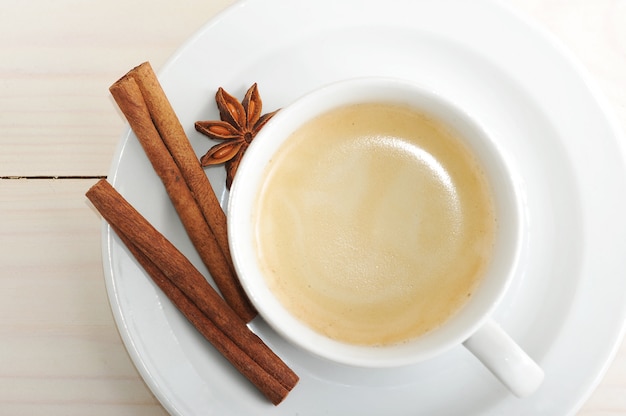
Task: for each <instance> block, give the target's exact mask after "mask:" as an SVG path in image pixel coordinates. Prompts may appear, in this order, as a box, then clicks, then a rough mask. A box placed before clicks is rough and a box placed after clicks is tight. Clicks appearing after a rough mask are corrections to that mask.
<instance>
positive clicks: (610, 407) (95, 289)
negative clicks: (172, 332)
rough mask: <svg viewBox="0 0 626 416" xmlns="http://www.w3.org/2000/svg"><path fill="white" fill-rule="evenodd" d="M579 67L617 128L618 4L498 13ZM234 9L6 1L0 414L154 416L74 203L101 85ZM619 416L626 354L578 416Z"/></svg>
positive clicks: (83, 180) (543, 2) (219, 0)
mask: <svg viewBox="0 0 626 416" xmlns="http://www.w3.org/2000/svg"><path fill="white" fill-rule="evenodd" d="M508 1H509V2H510V3H513V5H514V6H515V7H518V8H520V9H522V10H523V11H525V12H527V13H528V14H530V15H531V16H533V17H534V18H535V19H536V20H538V21H539V22H540V23H541V24H542V25H543V26H545V27H546V28H547V29H549V30H550V31H552V32H553V33H554V34H555V35H556V36H557V37H558V38H560V40H561V41H562V42H563V43H565V44H566V45H567V46H568V47H569V48H570V49H571V50H572V51H573V53H574V54H575V55H576V56H577V57H578V58H579V59H580V60H581V61H582V63H583V65H584V66H586V68H587V69H588V71H589V72H590V73H591V74H592V76H593V77H594V78H595V80H596V82H597V83H598V84H599V86H600V87H601V89H602V90H603V91H604V93H605V94H606V96H607V98H608V101H609V103H610V104H612V106H613V110H614V111H615V113H616V114H617V116H618V120H619V121H620V123H621V125H622V126H623V127H624V128H626V1H624V0H613V1H611V0H594V1H589V0H569V1H563V0H508ZM231 2H232V1H231V0H209V1H207V0H204V1H200V0H185V1H181V2H173V1H172V2H155V1H148V0H137V1H133V2H127V1H124V2H123V1H121V0H108V1H82V2H78V1H71V0H58V1H54V2H50V1H43V0H24V1H17V0H9V1H6V2H4V3H3V5H2V9H1V11H0V178H1V179H0V265H1V267H2V269H1V270H2V271H1V272H0V414H2V415H64V416H68V415H118V416H119V415H151V416H153V415H164V414H166V412H165V410H163V408H162V407H161V406H160V405H159V403H158V402H157V400H156V399H155V398H154V397H153V395H152V394H151V393H150V391H149V390H148V388H147V387H146V385H145V384H144V382H143V381H142V379H141V378H140V377H139V375H138V373H137V371H136V370H135V368H134V367H133V364H132V362H131V361H130V359H129V357H128V355H127V353H126V350H125V349H124V346H123V345H122V342H121V339H120V336H119V334H118V332H117V329H116V327H115V324H114V322H113V318H112V314H111V311H110V307H109V304H108V300H107V295H106V291H105V287H104V279H103V273H102V262H101V251H100V247H101V243H100V218H99V216H98V215H97V214H96V213H95V212H94V211H93V209H92V208H90V206H89V205H88V203H87V202H86V199H85V197H84V194H85V191H86V190H87V189H88V188H89V187H90V186H91V185H92V184H94V183H95V182H96V180H97V179H98V178H101V177H104V176H105V175H106V174H107V172H108V169H109V165H110V163H111V159H112V156H113V152H114V149H115V147H116V144H117V142H118V140H119V138H120V135H121V132H122V131H123V129H124V120H123V117H122V115H121V114H120V113H119V111H118V110H117V107H116V106H115V105H114V103H113V101H112V99H111V98H110V95H109V93H108V87H109V85H110V84H111V83H112V82H113V81H115V80H116V79H117V78H118V77H119V76H121V75H122V74H123V73H125V72H126V71H127V70H128V69H130V68H132V67H133V66H135V65H136V64H138V63H139V62H142V61H145V60H149V61H151V63H152V65H153V66H154V67H155V69H156V70H158V69H159V68H160V67H161V66H162V65H163V63H164V62H165V60H166V59H167V58H168V57H169V55H170V54H171V53H173V52H174V50H175V49H176V48H177V47H178V46H179V45H180V44H181V43H182V42H183V41H184V40H185V39H186V38H187V37H188V36H190V35H191V34H192V33H193V32H194V31H195V30H196V29H198V28H199V27H200V26H201V25H202V24H203V23H204V22H205V21H206V20H208V19H209V18H211V17H212V16H213V15H215V14H216V13H217V12H218V11H220V10H221V9H223V8H225V7H227V6H228V5H229V4H230V3H231ZM579 414H580V415H584V416H591V415H595V416H609V415H612V416H615V415H626V345H624V346H622V348H621V349H620V350H619V352H618V354H617V357H616V358H615V360H614V362H613V363H612V365H611V367H610V368H609V370H608V372H607V373H606V375H605V376H604V378H603V380H602V381H601V383H600V384H599V387H598V388H597V389H596V391H595V393H594V394H593V395H592V396H591V397H590V398H589V399H588V401H587V402H586V404H585V405H584V407H583V408H582V409H581V410H580V413H579Z"/></svg>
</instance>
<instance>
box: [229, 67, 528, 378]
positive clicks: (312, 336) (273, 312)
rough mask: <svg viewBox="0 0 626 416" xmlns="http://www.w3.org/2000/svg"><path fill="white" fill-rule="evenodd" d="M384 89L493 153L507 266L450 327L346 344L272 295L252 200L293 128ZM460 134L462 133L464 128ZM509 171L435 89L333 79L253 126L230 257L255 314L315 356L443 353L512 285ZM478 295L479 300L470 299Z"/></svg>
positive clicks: (372, 363)
mask: <svg viewBox="0 0 626 416" xmlns="http://www.w3.org/2000/svg"><path fill="white" fill-rule="evenodd" d="M377 94H378V95H377ZM381 94H382V95H381ZM384 94H396V95H393V96H391V95H386V97H387V99H385V100H383V101H386V102H394V103H405V102H406V101H409V104H415V101H412V100H413V99H415V98H416V97H417V98H419V99H418V100H417V101H420V100H428V101H427V102H428V103H431V104H433V103H434V104H435V106H436V107H437V111H441V112H445V113H446V114H447V116H445V117H451V119H452V118H453V119H454V120H456V121H455V123H462V124H463V125H464V126H465V127H464V128H467V129H468V130H471V134H472V135H474V136H476V138H475V139H472V140H475V141H476V142H477V143H481V145H482V146H484V147H485V149H484V151H485V152H487V153H489V156H488V157H489V158H492V159H493V161H491V160H490V161H489V163H490V164H494V163H495V165H497V166H496V167H495V168H494V169H495V170H497V171H499V172H500V173H501V174H503V175H504V176H503V177H501V178H499V179H498V181H499V182H502V183H498V184H497V187H498V191H494V194H497V193H503V194H505V195H504V197H503V198H504V199H506V201H505V202H504V203H505V204H506V206H507V211H509V212H506V213H504V214H505V215H506V220H505V221H499V229H498V231H497V232H498V233H500V234H501V233H502V229H503V225H504V228H505V230H504V232H505V233H509V234H510V235H507V236H506V237H501V236H497V237H496V238H498V243H500V238H506V240H504V242H505V243H507V244H508V246H507V248H506V250H505V255H501V256H500V257H506V259H504V260H502V263H506V264H501V265H498V270H500V272H502V271H505V272H506V274H505V276H504V277H502V276H500V277H499V278H497V279H496V278H495V277H494V278H492V279H491V280H489V281H488V283H489V285H490V286H489V287H486V288H485V287H484V285H483V283H484V282H483V283H481V285H480V287H479V288H478V289H477V293H476V294H475V295H474V296H472V299H470V302H468V304H467V305H465V306H464V307H463V308H462V309H461V311H459V312H458V313H457V314H456V315H454V316H453V317H451V318H449V319H448V320H447V321H446V322H445V323H444V324H443V325H442V328H444V329H446V328H450V329H448V330H446V331H442V330H441V328H439V329H435V330H433V331H431V332H429V333H427V334H424V335H421V336H419V337H417V338H416V339H415V340H409V341H407V342H404V343H400V344H396V345H389V346H382V347H370V346H360V345H354V344H346V343H343V342H340V341H336V340H333V339H330V338H328V337H326V336H324V335H322V334H320V333H318V332H316V331H314V330H312V329H311V328H309V327H308V326H306V324H304V323H302V322H300V321H298V320H297V319H296V318H294V317H293V316H291V315H290V314H289V312H288V311H287V310H286V309H285V308H284V307H283V306H282V304H281V303H280V302H279V301H278V300H277V299H276V297H275V296H274V295H273V294H272V293H271V291H270V290H269V288H268V287H267V285H266V284H264V277H263V276H262V273H261V271H260V270H259V268H258V267H256V256H255V255H254V247H253V243H252V240H253V239H252V230H251V228H250V227H251V223H252V218H251V207H252V204H253V203H254V200H255V199H256V195H257V192H258V189H259V186H260V184H261V181H262V177H263V172H264V169H265V165H266V162H267V161H268V160H269V157H271V155H272V154H273V153H274V152H275V151H276V150H277V149H278V148H279V147H280V145H281V144H282V143H283V142H284V141H285V140H287V139H288V137H289V136H290V135H291V133H292V132H293V131H295V129H297V128H298V127H299V126H300V125H302V124H303V123H304V122H306V121H308V120H310V119H312V118H314V117H316V116H317V115H320V114H322V113H324V112H326V111H330V110H332V109H334V108H338V107H342V106H345V105H349V104H356V103H358V102H366V101H368V102H371V101H374V99H373V98H374V97H375V96H379V97H381V96H385V95H384ZM425 102H426V101H425ZM436 116H441V114H436ZM445 117H444V118H445ZM444 122H450V120H444ZM459 125H460V124H459ZM455 127H458V126H455ZM462 135H463V136H467V134H466V132H464V133H463V134H462ZM487 176H488V179H489V180H490V181H492V179H493V176H494V173H492V172H488V174H487ZM513 178H514V176H513V173H512V172H511V169H510V166H509V164H508V163H507V161H506V160H505V157H504V155H503V153H502V151H501V150H500V149H499V147H498V145H497V143H495V141H494V140H493V137H492V136H491V135H490V134H488V132H487V131H486V130H485V129H484V128H483V127H482V126H481V125H480V124H479V123H478V122H477V121H476V120H475V119H474V118H473V117H471V116H470V115H469V114H468V113H467V112H466V111H464V110H463V109H462V108H461V107H460V106H458V105H457V104H456V103H454V102H453V101H452V100H450V99H449V98H447V97H444V96H442V95H441V94H439V93H438V92H437V91H434V90H432V89H430V88H428V87H427V86H423V85H419V84H417V83H415V82H410V81H406V80H402V79H397V78H389V77H360V78H353V79H348V80H342V81H337V82H333V83H331V84H327V85H325V86H322V87H320V88H318V89H315V90H313V91H311V92H309V93H307V94H305V95H303V96H301V97H300V98H298V99H296V100H295V101H294V102H292V103H291V104H289V105H288V106H286V107H284V108H283V109H281V110H280V111H279V112H278V113H277V114H276V115H275V116H274V117H273V118H272V120H270V121H269V122H268V123H267V124H266V125H265V126H264V127H263V129H262V130H261V131H260V132H259V133H258V135H257V137H256V138H255V140H254V141H253V142H252V143H251V145H250V146H249V148H248V150H247V152H246V154H245V155H244V157H243V159H242V161H241V163H240V165H239V168H238V173H237V175H236V176H235V178H234V181H233V184H232V186H231V190H230V195H229V202H228V215H227V218H228V235H229V242H230V250H231V255H232V257H233V263H234V265H235V269H236V271H237V274H238V276H239V279H240V281H241V284H242V286H243V288H244V290H245V292H246V294H247V295H248V296H249V298H250V300H251V302H252V303H253V304H254V306H255V307H256V308H257V310H258V312H259V314H260V315H261V316H262V317H263V319H265V321H266V322H267V323H268V324H269V325H270V327H272V328H273V329H274V330H275V331H276V332H277V333H279V334H280V335H281V336H282V337H283V338H285V339H287V340H288V341H290V342H291V343H292V344H295V345H297V346H299V347H300V348H302V349H304V350H307V351H309V352H310V353H313V354H314V355H317V356H320V357H323V358H326V359H328V360H331V361H334V362H338V363H342V364H348V365H352V366H359V367H370V368H372V367H397V366H402V365H408V364H413V363H417V362H420V361H423V360H426V359H429V358H432V357H434V356H437V355H440V354H441V353H443V352H445V351H447V350H449V349H451V348H453V347H454V346H457V345H459V344H461V343H462V342H463V341H465V340H466V339H467V338H469V337H470V335H472V334H473V333H474V332H475V331H476V330H478V329H479V328H480V327H481V326H482V325H483V324H484V322H486V321H487V320H488V319H489V318H490V316H491V315H492V313H493V311H494V309H495V308H496V307H497V305H498V304H499V303H500V301H501V299H502V297H503V296H504V294H505V293H506V291H507V289H508V287H509V286H510V284H511V281H512V280H513V278H514V271H515V270H516V269H517V264H518V262H519V257H520V252H521V246H522V244H521V239H522V233H521V229H522V223H523V219H522V209H521V201H520V198H519V193H520V191H519V189H517V184H516V183H515V181H514V180H513ZM492 182H493V181H492ZM492 185H493V183H492ZM496 196H497V195H496ZM496 203H497V204H498V203H499V201H496ZM246 207H248V209H246ZM496 211H497V213H496V217H497V218H500V216H501V214H503V212H502V208H501V207H497V208H496ZM496 249H498V248H496ZM498 253H499V252H498ZM494 257H496V254H494ZM496 263H497V261H496ZM490 267H491V266H490ZM492 282H493V283H492ZM477 295H478V296H479V300H478V301H476V300H475V298H476V296H477ZM484 299H487V300H484ZM479 302H480V303H479ZM468 307H470V309H469V310H468ZM468 312H469V313H471V314H472V316H471V318H464V317H463V316H460V315H461V314H465V313H468Z"/></svg>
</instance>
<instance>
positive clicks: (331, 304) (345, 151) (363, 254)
mask: <svg viewBox="0 0 626 416" xmlns="http://www.w3.org/2000/svg"><path fill="white" fill-rule="evenodd" d="M254 219H255V224H256V226H255V227H256V228H255V233H256V234H255V235H256V241H255V243H256V247H257V251H258V256H259V263H260V265H261V269H262V270H263V272H264V273H265V276H266V277H267V279H268V282H269V285H270V288H271V289H272V291H273V292H274V293H275V294H276V295H277V297H278V298H279V299H280V301H281V302H282V303H283V304H284V305H285V307H286V308H287V309H288V310H290V311H291V312H292V313H293V314H294V315H295V316H297V317H298V318H299V319H301V320H302V321H304V322H306V323H307V324H308V325H309V326H311V327H312V328H313V329H315V330H317V331H319V332H321V333H323V334H326V335H327V336H329V337H331V338H334V339H337V340H341V341H345V342H349V343H354V344H366V345H383V344H391V343H397V342H401V341H404V340H406V339H410V338H413V337H416V336H419V335H421V334H423V333H425V332H427V331H429V330H431V329H433V328H435V327H437V326H439V325H440V324H441V323H443V322H445V321H446V320H447V319H448V318H449V317H450V316H452V315H453V314H455V313H456V312H457V311H458V310H459V309H460V308H461V307H462V306H463V305H464V304H465V303H466V302H467V300H468V299H469V297H470V296H471V294H472V292H473V291H474V289H475V287H476V286H477V285H478V284H479V282H480V280H481V277H482V275H483V272H484V270H485V269H486V267H487V265H488V263H489V260H490V256H491V250H492V247H493V241H494V234H495V217H494V208H493V202H492V198H491V194H490V190H489V186H488V183H487V181H486V179H485V177H484V175H483V173H482V170H481V168H480V166H479V164H478V163H477V161H476V159H475V158H474V156H473V155H472V154H471V152H470V151H469V150H468V149H467V148H466V147H465V146H464V145H463V144H462V142H461V141H460V139H459V138H457V137H456V135H455V134H454V133H453V132H452V131H451V130H450V129H448V128H447V127H446V126H445V125H443V124H441V123H440V122H439V121H437V120H434V119H432V118H430V117H428V116H426V115H424V114H422V113H419V112H417V111H415V110H412V109H410V108H406V107H400V106H394V105H388V104H379V103H376V104H359V105H353V106H349V107H344V108H341V109H337V110H333V111H331V112H329V113H327V114H324V115H322V116H320V117H318V118H316V119H314V120H313V121H311V122H309V123H307V124H306V125H305V126H303V127H302V128H300V129H299V130H298V131H296V132H295V133H294V134H293V135H292V136H291V137H290V138H289V139H288V140H287V142H286V143H285V144H284V145H283V147H282V148H281V149H280V150H279V151H278V153H277V154H276V155H275V157H274V158H273V159H272V161H271V162H270V164H269V166H268V169H267V171H266V178H265V181H264V185H263V187H262V189H261V191H260V194H259V196H258V200H257V205H256V212H255V218H254Z"/></svg>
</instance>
